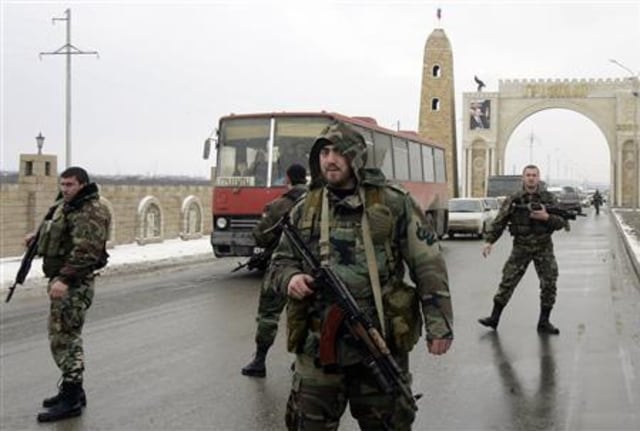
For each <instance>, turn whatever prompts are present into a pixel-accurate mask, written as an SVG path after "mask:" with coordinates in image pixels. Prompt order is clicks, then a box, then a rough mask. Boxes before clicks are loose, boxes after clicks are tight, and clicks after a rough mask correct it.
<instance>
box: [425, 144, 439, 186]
mask: <svg viewBox="0 0 640 431" xmlns="http://www.w3.org/2000/svg"><path fill="white" fill-rule="evenodd" d="M422 166H424V180H425V181H426V182H428V183H432V182H434V181H435V179H436V174H435V170H434V166H433V148H431V147H427V146H423V147H422Z"/></svg>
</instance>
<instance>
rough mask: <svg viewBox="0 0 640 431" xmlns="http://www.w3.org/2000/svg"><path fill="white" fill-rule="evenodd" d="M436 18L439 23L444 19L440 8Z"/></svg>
mask: <svg viewBox="0 0 640 431" xmlns="http://www.w3.org/2000/svg"><path fill="white" fill-rule="evenodd" d="M436 16H437V17H438V21H440V18H442V9H440V8H438V11H437V12H436Z"/></svg>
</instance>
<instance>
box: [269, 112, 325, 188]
mask: <svg viewBox="0 0 640 431" xmlns="http://www.w3.org/2000/svg"><path fill="white" fill-rule="evenodd" d="M330 121H331V120H330V119H329V118H327V117H289V118H276V131H275V141H274V148H273V160H274V171H273V172H272V182H273V184H274V185H280V184H284V177H285V173H286V172H287V169H288V168H289V166H291V165H292V164H294V163H297V164H300V165H302V166H304V167H305V169H306V170H307V174H309V153H310V152H311V147H312V146H313V142H314V141H315V140H316V138H317V137H318V136H319V135H320V132H321V131H322V129H323V128H324V127H325V126H326V125H327V124H329V122H330Z"/></svg>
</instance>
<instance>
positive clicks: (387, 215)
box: [366, 203, 394, 245]
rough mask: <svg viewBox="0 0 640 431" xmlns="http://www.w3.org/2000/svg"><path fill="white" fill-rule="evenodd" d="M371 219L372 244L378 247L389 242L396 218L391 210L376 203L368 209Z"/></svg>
mask: <svg viewBox="0 0 640 431" xmlns="http://www.w3.org/2000/svg"><path fill="white" fill-rule="evenodd" d="M366 211H367V217H368V218H369V225H370V229H369V230H370V232H371V242H373V244H376V245H380V244H384V243H385V242H386V241H389V239H390V238H391V235H392V233H393V225H394V217H393V213H392V212H391V209H390V208H389V207H388V206H386V205H382V204H379V203H374V204H373V205H371V206H369V207H368V208H367V209H366Z"/></svg>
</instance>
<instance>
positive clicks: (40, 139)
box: [36, 132, 44, 155]
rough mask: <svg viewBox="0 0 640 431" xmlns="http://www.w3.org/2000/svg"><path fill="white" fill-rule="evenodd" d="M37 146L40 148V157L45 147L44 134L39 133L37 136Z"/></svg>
mask: <svg viewBox="0 0 640 431" xmlns="http://www.w3.org/2000/svg"><path fill="white" fill-rule="evenodd" d="M36 145H37V146H38V155H40V154H42V146H43V145H44V136H42V132H40V133H38V136H36Z"/></svg>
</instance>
